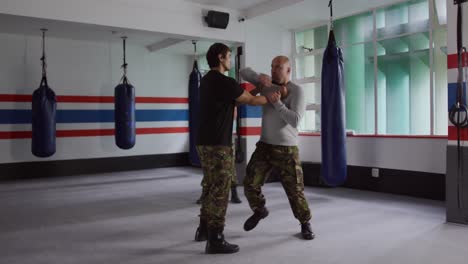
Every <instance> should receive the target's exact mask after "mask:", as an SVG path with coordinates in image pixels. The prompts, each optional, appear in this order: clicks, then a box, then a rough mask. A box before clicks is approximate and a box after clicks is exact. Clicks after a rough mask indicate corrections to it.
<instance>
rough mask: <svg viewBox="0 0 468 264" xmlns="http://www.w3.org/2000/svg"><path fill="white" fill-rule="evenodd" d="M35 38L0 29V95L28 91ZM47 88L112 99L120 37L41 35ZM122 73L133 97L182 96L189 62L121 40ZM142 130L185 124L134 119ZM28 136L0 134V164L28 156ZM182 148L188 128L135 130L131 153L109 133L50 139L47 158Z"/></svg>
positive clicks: (36, 54)
mask: <svg viewBox="0 0 468 264" xmlns="http://www.w3.org/2000/svg"><path fill="white" fill-rule="evenodd" d="M40 56H41V39H40V38H39V37H36V36H23V35H12V34H0V57H1V58H2V59H3V60H4V61H5V62H7V63H1V64H0V83H1V86H0V94H32V92H33V90H34V89H36V88H37V86H38V85H39V81H40V77H41V67H40ZM47 59H48V77H49V78H48V79H49V85H50V86H51V87H52V89H54V91H55V93H56V94H57V95H59V96H60V95H78V96H113V93H114V87H115V86H116V85H117V84H118V82H119V80H120V78H121V77H122V70H121V69H120V66H121V64H122V45H121V43H120V42H114V43H109V42H92V41H79V40H69V39H57V38H48V39H47ZM127 62H128V63H129V70H128V77H129V80H130V81H131V83H132V84H133V85H134V86H135V87H136V96H137V97H181V98H187V97H188V88H187V84H188V76H189V73H190V71H191V67H192V59H191V58H190V57H189V56H185V55H170V54H164V53H149V52H148V51H147V50H146V49H145V48H144V47H141V46H135V45H131V44H128V46H127ZM136 108H137V110H138V109H168V108H169V109H187V108H188V104H158V103H151V104H137V106H136ZM0 109H31V106H30V103H21V102H0ZM58 109H59V110H61V109H73V110H80V109H93V110H99V109H113V104H112V103H110V104H109V103H107V104H105V103H58ZM113 126H114V124H113V123H72V124H70V123H65V124H64V123H62V124H57V130H69V129H70V130H75V129H109V128H113ZM143 127H152V128H153V127H188V122H187V121H173V122H166V121H164V122H137V128H143ZM30 129H31V126H30V125H29V124H3V125H1V124H0V131H28V130H29V131H30ZM30 145H31V140H30V139H13V140H8V139H0V149H1V150H2V151H1V152H0V163H8V162H20V161H35V160H39V159H38V158H35V157H34V156H33V155H32V154H31V151H30V148H31V147H30ZM187 151H188V133H179V134H153V135H138V136H137V140H136V146H135V147H134V148H133V149H131V150H126V151H125V150H121V149H119V148H117V147H116V145H115V143H114V137H113V136H95V137H71V138H68V137H66V138H58V139H57V152H56V154H55V155H54V156H52V157H51V158H48V159H49V160H61V159H83V158H97V157H112V156H130V155H147V154H162V153H180V152H187Z"/></svg>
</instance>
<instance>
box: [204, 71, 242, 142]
mask: <svg viewBox="0 0 468 264" xmlns="http://www.w3.org/2000/svg"><path fill="white" fill-rule="evenodd" d="M243 92H244V89H242V88H241V87H240V86H239V84H238V83H237V82H236V80H234V79H232V78H230V77H227V76H225V75H224V74H222V73H220V72H218V71H214V70H211V71H209V72H208V73H207V74H206V75H205V76H204V77H203V78H202V79H201V82H200V126H199V128H198V139H197V145H210V146H213V145H223V146H231V145H232V126H233V119H234V107H235V99H236V98H238V97H239V96H241V95H242V93H243Z"/></svg>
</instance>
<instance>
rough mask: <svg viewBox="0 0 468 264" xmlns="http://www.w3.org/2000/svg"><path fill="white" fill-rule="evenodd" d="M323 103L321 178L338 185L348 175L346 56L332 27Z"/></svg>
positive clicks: (326, 51) (325, 68)
mask: <svg viewBox="0 0 468 264" xmlns="http://www.w3.org/2000/svg"><path fill="white" fill-rule="evenodd" d="M330 10H332V6H331V1H330ZM332 17H333V14H332ZM332 25H333V23H332ZM321 105H322V107H321V108H322V109H321V135H322V168H321V172H322V173H321V174H322V179H323V181H324V182H325V183H326V184H327V185H329V186H338V185H341V184H343V183H344V182H345V180H346V175H347V172H346V169H347V167H346V119H345V118H346V115H345V87H344V76H343V55H342V52H341V49H340V48H339V47H337V45H336V41H335V35H334V33H333V27H332V30H331V31H330V36H329V39H328V46H327V48H326V50H325V53H324V56H323V66H322V103H321Z"/></svg>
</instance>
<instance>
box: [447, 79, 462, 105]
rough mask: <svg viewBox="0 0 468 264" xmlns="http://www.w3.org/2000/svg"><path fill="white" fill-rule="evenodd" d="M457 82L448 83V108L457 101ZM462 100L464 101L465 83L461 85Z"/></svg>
mask: <svg viewBox="0 0 468 264" xmlns="http://www.w3.org/2000/svg"><path fill="white" fill-rule="evenodd" d="M457 85H458V84H457V83H449V85H448V97H447V98H448V110H449V111H450V108H451V107H452V106H453V105H454V104H455V103H456V101H457ZM463 95H464V97H463V102H466V83H464V85H463Z"/></svg>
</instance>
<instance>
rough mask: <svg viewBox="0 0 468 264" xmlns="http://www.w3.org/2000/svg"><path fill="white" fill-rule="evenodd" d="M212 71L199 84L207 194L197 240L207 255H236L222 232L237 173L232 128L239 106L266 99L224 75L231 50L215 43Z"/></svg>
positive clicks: (210, 54)
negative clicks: (202, 242)
mask: <svg viewBox="0 0 468 264" xmlns="http://www.w3.org/2000/svg"><path fill="white" fill-rule="evenodd" d="M206 58H207V61H208V64H209V66H210V68H211V70H210V71H209V72H208V73H207V74H206V75H205V76H204V77H203V78H202V80H201V82H200V123H199V124H200V127H199V128H198V138H197V141H196V145H197V146H196V147H197V152H198V155H199V157H200V161H201V165H202V169H203V182H204V184H205V185H206V186H204V188H206V190H207V195H206V197H205V198H204V199H202V206H201V209H200V226H199V227H198V229H197V232H196V235H195V240H196V241H205V240H207V243H206V248H205V252H206V253H207V254H215V253H222V254H226V253H235V252H237V251H239V246H237V245H232V244H229V243H228V242H226V240H224V235H223V230H224V223H225V216H226V209H227V205H228V200H229V190H230V185H231V178H232V177H233V175H234V173H235V168H234V162H233V160H234V151H233V146H232V128H233V121H234V107H235V106H236V103H240V104H248V105H264V104H267V103H268V100H267V99H266V98H265V97H264V96H253V95H251V94H250V93H249V92H247V91H244V89H242V88H241V87H240V86H239V84H238V83H237V82H236V81H235V80H234V79H232V78H230V77H227V76H226V75H224V73H225V72H226V71H229V69H230V68H231V50H230V49H229V47H227V46H226V45H224V44H222V43H215V44H213V45H212V46H211V47H210V48H209V50H208V53H207V54H206Z"/></svg>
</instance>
